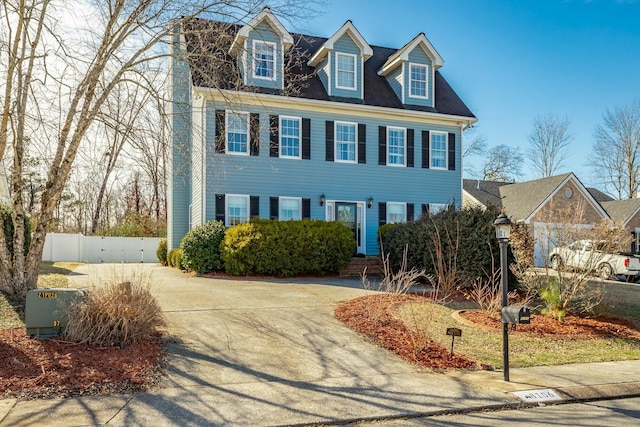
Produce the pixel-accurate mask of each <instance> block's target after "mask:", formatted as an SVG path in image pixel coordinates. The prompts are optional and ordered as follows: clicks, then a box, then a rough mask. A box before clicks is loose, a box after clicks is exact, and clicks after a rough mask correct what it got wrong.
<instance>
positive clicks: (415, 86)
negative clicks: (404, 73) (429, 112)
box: [409, 64, 428, 98]
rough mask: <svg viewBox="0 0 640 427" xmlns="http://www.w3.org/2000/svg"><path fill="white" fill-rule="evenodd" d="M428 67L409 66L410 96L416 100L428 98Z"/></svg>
mask: <svg viewBox="0 0 640 427" xmlns="http://www.w3.org/2000/svg"><path fill="white" fill-rule="evenodd" d="M427 76H428V67H427V66H426V65H420V64H409V95H410V96H412V97H414V98H428V95H427Z"/></svg>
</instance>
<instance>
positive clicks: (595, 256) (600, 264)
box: [550, 240, 640, 281]
mask: <svg viewBox="0 0 640 427" xmlns="http://www.w3.org/2000/svg"><path fill="white" fill-rule="evenodd" d="M610 252H611V251H610V250H607V245H606V242H605V241H594V240H578V241H576V242H574V243H572V244H570V245H568V246H559V247H557V248H554V249H553V250H552V251H551V254H550V259H551V268H553V269H554V270H557V269H558V268H560V266H562V265H566V266H567V267H571V268H574V269H577V270H587V271H593V272H596V273H597V274H598V275H599V276H600V277H601V278H603V279H611V278H613V277H616V276H625V277H626V279H627V280H628V281H630V280H636V279H638V278H640V258H638V257H635V256H632V255H631V254H625V253H610Z"/></svg>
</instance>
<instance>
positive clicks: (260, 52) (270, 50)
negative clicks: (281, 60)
mask: <svg viewBox="0 0 640 427" xmlns="http://www.w3.org/2000/svg"><path fill="white" fill-rule="evenodd" d="M275 51H276V45H275V43H269V42H263V41H258V40H254V42H253V77H255V78H257V79H268V80H273V79H275Z"/></svg>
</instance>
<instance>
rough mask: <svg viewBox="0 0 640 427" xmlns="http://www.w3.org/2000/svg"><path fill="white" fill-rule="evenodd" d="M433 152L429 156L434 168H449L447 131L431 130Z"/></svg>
mask: <svg viewBox="0 0 640 427" xmlns="http://www.w3.org/2000/svg"><path fill="white" fill-rule="evenodd" d="M430 147H431V149H430V150H431V152H430V153H429V158H430V159H431V168H432V169H446V168H447V133H446V132H434V131H432V132H431V144H430Z"/></svg>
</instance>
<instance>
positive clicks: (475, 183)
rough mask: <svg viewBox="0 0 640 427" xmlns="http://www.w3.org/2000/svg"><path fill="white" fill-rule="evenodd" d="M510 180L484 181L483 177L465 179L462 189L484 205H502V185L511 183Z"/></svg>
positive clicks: (499, 206)
mask: <svg viewBox="0 0 640 427" xmlns="http://www.w3.org/2000/svg"><path fill="white" fill-rule="evenodd" d="M509 184H510V183H509V182H498V181H483V180H481V179H463V180H462V189H463V190H464V191H465V192H466V193H467V195H468V196H471V197H473V199H475V201H476V202H478V203H480V204H481V205H483V206H495V207H497V208H501V207H502V196H500V187H502V186H503V185H509Z"/></svg>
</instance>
